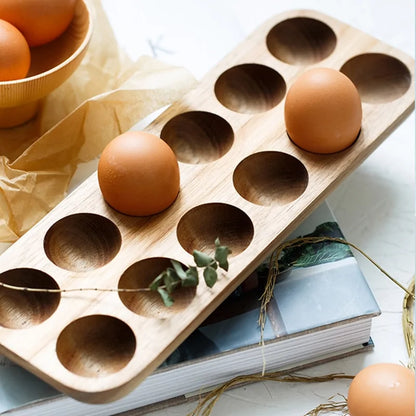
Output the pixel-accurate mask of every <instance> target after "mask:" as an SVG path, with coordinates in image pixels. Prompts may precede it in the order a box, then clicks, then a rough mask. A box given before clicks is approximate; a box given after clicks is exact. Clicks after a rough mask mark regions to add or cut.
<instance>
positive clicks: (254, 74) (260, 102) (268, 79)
mask: <svg viewBox="0 0 416 416" xmlns="http://www.w3.org/2000/svg"><path fill="white" fill-rule="evenodd" d="M285 93H286V83H285V81H284V79H283V78H282V76H281V75H280V74H279V73H278V72H276V71H275V70H274V69H272V68H270V67H268V66H265V65H260V64H253V63H249V64H241V65H237V66H234V67H232V68H230V69H228V70H226V71H225V72H223V73H222V74H221V75H220V77H219V78H218V80H217V81H216V83H215V95H216V96H217V99H218V101H220V103H221V104H222V105H224V106H225V107H227V108H229V109H230V110H233V111H236V112H239V113H246V114H255V113H261V112H264V111H267V110H270V109H271V108H273V107H275V106H276V105H277V104H279V103H280V101H282V99H283V98H284V96H285Z"/></svg>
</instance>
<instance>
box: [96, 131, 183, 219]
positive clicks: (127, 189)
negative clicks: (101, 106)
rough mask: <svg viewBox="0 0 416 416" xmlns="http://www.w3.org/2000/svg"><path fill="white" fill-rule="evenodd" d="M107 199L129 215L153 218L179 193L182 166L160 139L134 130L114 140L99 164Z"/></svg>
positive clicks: (101, 180)
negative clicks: (180, 168) (152, 216)
mask: <svg viewBox="0 0 416 416" xmlns="http://www.w3.org/2000/svg"><path fill="white" fill-rule="evenodd" d="M98 182H99V186H100V189H101V192H102V194H103V197H104V199H105V200H106V201H107V203H108V204H109V205H111V206H112V207H113V208H114V209H116V210H117V211H120V212H122V213H123V214H127V215H137V216H143V215H152V214H156V213H158V212H160V211H163V210H164V209H166V208H167V207H168V206H169V205H171V204H172V203H173V202H174V200H175V199H176V197H177V195H178V192H179V166H178V162H177V160H176V157H175V154H174V153H173V151H172V149H171V148H170V147H169V146H168V145H167V144H166V143H165V142H164V141H163V140H162V139H160V138H159V137H157V136H155V135H153V134H150V133H145V132H138V131H134V132H133V131H132V132H127V133H123V134H121V135H120V136H117V137H116V138H115V139H113V140H112V141H111V142H110V143H109V144H108V145H107V146H106V147H105V149H104V150H103V152H102V154H101V157H100V161H99V163H98Z"/></svg>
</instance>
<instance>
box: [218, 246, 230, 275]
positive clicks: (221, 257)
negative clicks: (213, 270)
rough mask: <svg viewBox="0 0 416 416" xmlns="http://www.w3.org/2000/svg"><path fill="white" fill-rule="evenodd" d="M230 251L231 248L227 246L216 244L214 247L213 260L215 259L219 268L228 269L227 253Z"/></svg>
mask: <svg viewBox="0 0 416 416" xmlns="http://www.w3.org/2000/svg"><path fill="white" fill-rule="evenodd" d="M230 253H231V250H230V249H229V248H228V247H227V246H217V248H216V249H215V260H217V262H218V265H219V266H220V267H221V269H223V270H225V271H228V267H229V265H228V255H229V254H230Z"/></svg>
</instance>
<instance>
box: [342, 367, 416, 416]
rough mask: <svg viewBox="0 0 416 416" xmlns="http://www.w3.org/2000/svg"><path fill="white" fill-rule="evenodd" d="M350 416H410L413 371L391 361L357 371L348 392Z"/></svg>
mask: <svg viewBox="0 0 416 416" xmlns="http://www.w3.org/2000/svg"><path fill="white" fill-rule="evenodd" d="M347 402H348V411H349V414H350V416H414V415H415V373H414V372H413V371H411V370H409V369H408V368H406V367H404V366H402V365H399V364H393V363H379V364H373V365H370V366H368V367H366V368H364V369H363V370H361V371H360V372H359V373H358V374H357V375H356V376H355V377H354V379H353V381H352V382H351V385H350V388H349V391H348V400H347Z"/></svg>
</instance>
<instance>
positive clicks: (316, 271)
mask: <svg viewBox="0 0 416 416" xmlns="http://www.w3.org/2000/svg"><path fill="white" fill-rule="evenodd" d="M305 235H319V236H330V237H342V232H341V230H340V229H339V226H338V224H337V222H336V221H335V219H334V217H333V216H332V213H331V212H330V210H329V208H328V206H327V205H326V204H325V203H324V204H322V205H321V206H320V207H319V208H318V209H316V210H315V211H314V212H313V213H312V214H311V215H310V216H309V217H308V218H307V219H306V220H305V221H304V222H303V223H302V224H301V225H300V226H299V227H298V228H297V230H296V231H295V232H294V233H293V234H292V235H291V236H290V237H289V238H294V237H299V236H305ZM268 267H269V261H268V259H265V261H264V263H262V264H261V265H259V267H258V268H257V270H256V271H255V273H253V274H252V275H251V276H249V277H248V278H247V279H246V281H245V282H244V283H243V284H242V285H241V286H240V287H239V288H238V289H237V290H236V291H235V292H234V293H233V294H232V295H231V296H229V298H228V299H227V300H226V301H225V302H224V303H223V304H222V305H220V307H219V308H218V309H217V310H216V311H215V312H214V313H213V314H212V315H211V316H209V317H208V319H206V321H205V322H203V324H202V325H201V326H200V327H199V328H198V329H197V330H195V331H194V332H193V333H192V334H191V335H190V337H189V338H188V339H187V340H185V342H184V343H183V344H182V345H181V346H180V347H179V348H178V349H177V350H176V351H174V353H173V354H171V356H170V357H169V358H168V359H167V360H166V361H165V362H164V363H163V365H162V366H160V367H159V368H158V370H156V371H155V372H154V373H153V374H152V375H150V376H149V377H148V378H147V379H146V380H145V381H144V382H143V383H141V384H140V385H139V386H138V387H137V388H136V389H135V390H134V391H133V392H131V393H130V394H129V395H127V396H126V397H124V398H122V399H120V400H118V401H115V402H113V403H108V404H100V405H91V404H86V403H81V402H78V401H76V400H74V399H72V398H69V397H67V396H65V395H63V394H61V393H59V392H57V391H56V390H54V389H53V388H52V387H50V386H48V385H47V384H45V383H44V382H42V381H41V380H39V379H38V378H36V377H35V376H33V375H32V374H30V373H28V372H26V371H25V370H23V369H21V368H20V367H18V366H17V365H15V364H13V363H11V362H10V361H8V360H7V359H2V360H1V361H0V412H1V413H0V414H4V413H5V414H10V415H15V416H17V415H24V416H28V415H36V416H37V415H40V414H41V415H42V416H47V415H50V416H55V415H56V414H62V415H65V416H78V415H82V416H93V415H97V416H103V415H114V414H116V413H120V412H125V411H128V410H132V409H137V408H142V407H143V408H147V406H151V405H153V404H155V403H157V402H161V401H167V400H169V399H174V398H183V399H185V398H189V397H192V396H193V395H195V396H196V395H198V394H199V393H200V392H201V391H202V390H206V389H209V388H210V387H212V386H214V385H217V384H219V383H222V382H224V381H227V380H228V379H230V378H232V377H234V376H236V375H240V374H250V373H257V372H260V371H261V370H262V367H263V363H264V360H265V363H266V369H267V370H276V369H290V368H293V367H299V366H302V365H311V364H312V363H318V362H323V361H327V360H330V359H335V358H338V357H342V356H346V355H349V354H352V353H356V352H359V351H365V350H367V349H369V348H371V347H372V342H371V338H370V331H371V322H372V318H373V317H375V316H377V315H378V314H379V313H380V309H379V307H378V305H377V303H376V301H375V299H374V296H373V294H372V292H371V290H370V288H369V287H368V285H367V282H366V280H365V278H364V276H363V275H362V273H361V271H360V269H359V267H358V264H357V261H356V259H355V258H354V256H353V253H352V252H351V250H350V249H349V247H348V246H347V245H345V244H342V243H336V242H328V241H327V242H322V243H317V244H305V245H303V246H301V247H298V248H291V249H287V250H285V251H284V252H283V253H282V257H281V259H280V261H279V270H283V271H282V272H281V273H280V274H279V277H278V281H277V283H276V286H275V289H274V297H273V299H272V301H271V303H270V304H269V307H268V312H267V315H268V317H267V318H268V319H267V322H266V325H265V328H264V344H265V345H264V346H262V345H260V339H261V338H260V328H259V325H258V318H259V308H260V301H259V296H260V294H261V293H262V292H263V289H264V284H265V281H266V279H267V275H268Z"/></svg>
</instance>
